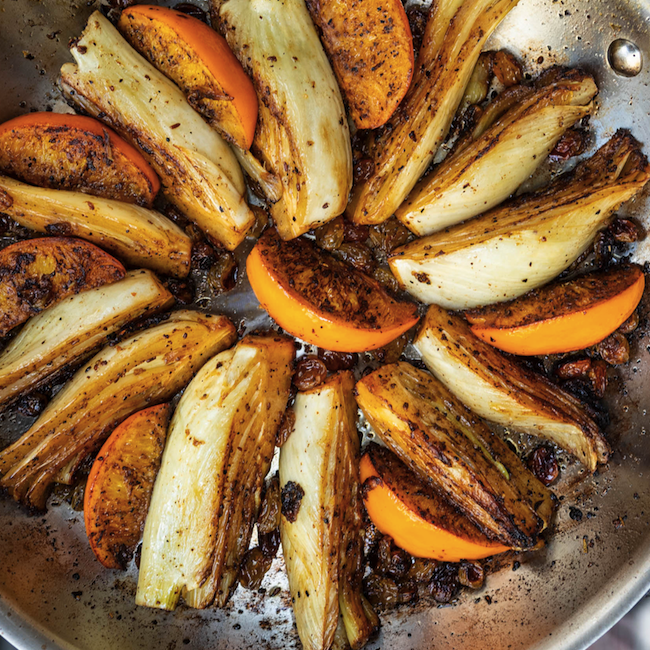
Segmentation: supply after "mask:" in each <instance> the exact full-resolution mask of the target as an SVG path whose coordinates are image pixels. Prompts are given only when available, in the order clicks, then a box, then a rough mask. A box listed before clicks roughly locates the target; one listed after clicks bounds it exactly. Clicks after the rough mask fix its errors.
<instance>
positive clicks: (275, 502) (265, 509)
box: [257, 411, 293, 535]
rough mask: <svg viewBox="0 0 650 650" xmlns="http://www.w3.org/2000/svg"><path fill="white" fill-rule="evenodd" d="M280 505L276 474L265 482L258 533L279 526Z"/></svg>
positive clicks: (258, 517) (262, 533) (269, 530)
mask: <svg viewBox="0 0 650 650" xmlns="http://www.w3.org/2000/svg"><path fill="white" fill-rule="evenodd" d="M292 413H293V411H292ZM280 507H281V506H280V479H279V478H278V475H277V474H276V475H275V476H273V477H272V478H271V479H270V480H268V481H267V482H266V490H265V491H264V498H263V499H262V504H261V506H260V512H259V515H258V516H257V528H258V531H259V534H260V535H266V534H268V533H271V532H272V531H273V530H275V529H276V528H278V527H279V525H280Z"/></svg>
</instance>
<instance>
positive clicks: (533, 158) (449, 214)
mask: <svg viewBox="0 0 650 650" xmlns="http://www.w3.org/2000/svg"><path fill="white" fill-rule="evenodd" d="M520 89H521V87H520ZM513 90H514V89H509V92H510V93H512V91H513ZM523 90H524V91H527V92H523V93H519V94H520V95H523V96H522V97H521V98H519V100H518V101H516V102H515V103H514V105H512V106H511V107H510V108H509V110H507V111H506V113H505V114H504V115H502V116H499V115H498V114H496V115H494V116H493V118H496V121H495V123H493V124H492V125H491V126H490V127H489V128H487V126H486V125H480V127H481V129H482V130H483V131H484V132H482V133H481V132H480V130H479V129H476V130H475V131H478V133H477V134H476V135H475V136H474V134H472V136H470V138H469V139H468V140H469V141H466V142H464V143H463V144H464V146H460V147H459V148H457V149H456V150H455V151H454V152H453V154H452V155H451V156H450V157H449V158H447V159H445V160H444V161H443V162H442V163H441V164H440V165H439V166H438V167H437V169H435V170H434V171H433V172H432V173H431V174H428V175H427V176H425V177H424V178H422V179H421V180H420V181H419V182H418V184H417V185H416V186H415V188H414V189H413V191H412V192H411V194H410V195H409V196H408V198H407V199H406V201H405V202H404V203H403V204H402V205H401V206H400V208H399V209H398V210H397V211H396V215H397V218H398V219H400V221H402V223H404V225H406V226H408V227H409V228H410V229H411V230H412V231H413V232H414V233H415V234H417V235H420V236H422V235H429V234H431V233H432V232H435V231H437V230H440V229H441V228H444V227H446V226H450V225H453V224H455V223H459V222H461V221H464V220H465V219H469V218H470V217H474V216H476V215H477V214H480V213H482V212H485V211H486V210H489V209H490V208H493V207H494V206H496V205H498V204H499V203H501V201H503V200H504V199H506V198H508V196H510V195H511V194H512V193H513V192H514V191H515V190H516V189H517V188H518V187H519V186H520V185H521V184H522V183H523V182H524V181H525V180H526V179H527V178H528V177H529V176H530V175H531V174H532V173H533V172H534V171H535V169H537V167H538V166H539V165H540V164H541V163H542V162H543V161H544V160H545V158H546V156H547V155H548V154H549V153H550V152H551V150H552V149H553V147H554V146H555V144H556V142H557V141H558V140H559V138H560V137H561V136H562V134H563V133H565V132H566V131H567V130H568V129H569V128H570V127H572V126H573V125H574V124H575V123H576V122H577V121H578V120H580V119H582V118H583V117H585V116H587V115H589V114H590V113H591V112H592V111H593V108H594V104H593V102H592V101H591V100H592V99H593V98H594V96H595V95H596V93H597V92H598V88H597V87H596V84H595V83H594V80H593V78H592V77H591V76H589V75H586V74H584V73H582V72H579V71H578V70H571V71H568V72H566V73H565V75H564V76H563V77H562V78H560V79H559V80H556V81H553V82H552V83H549V84H548V85H546V86H542V87H541V88H538V89H534V88H525V89H523Z"/></svg>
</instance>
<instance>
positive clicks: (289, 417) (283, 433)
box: [275, 408, 296, 447]
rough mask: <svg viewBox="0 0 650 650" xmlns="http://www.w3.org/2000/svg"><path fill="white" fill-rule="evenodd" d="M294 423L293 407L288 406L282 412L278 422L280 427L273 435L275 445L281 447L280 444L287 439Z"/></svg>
mask: <svg viewBox="0 0 650 650" xmlns="http://www.w3.org/2000/svg"><path fill="white" fill-rule="evenodd" d="M295 424H296V414H295V412H294V410H293V409H291V408H289V409H287V410H286V411H285V412H284V415H283V416H282V422H280V427H279V428H278V433H277V435H276V436H275V445H276V447H282V445H283V444H284V443H285V442H286V441H287V440H288V439H289V436H290V435H291V434H292V432H293V427H294V425H295Z"/></svg>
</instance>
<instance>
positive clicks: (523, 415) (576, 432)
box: [414, 305, 609, 472]
mask: <svg viewBox="0 0 650 650" xmlns="http://www.w3.org/2000/svg"><path fill="white" fill-rule="evenodd" d="M414 344H415V347H416V349H417V350H418V352H419V353H420V354H421V355H422V360H423V361H424V363H426V365H427V368H429V370H430V371H431V372H432V373H433V374H434V375H435V376H436V377H437V378H438V379H439V380H440V381H441V382H442V383H443V384H445V385H446V386H447V388H449V390H451V392H452V393H454V395H456V397H458V399H460V400H461V401H462V402H463V403H464V404H467V406H468V407H469V408H471V409H472V410H473V411H474V412H475V413H477V414H478V415H480V416H481V417H483V418H485V419H486V420H490V421H491V422H497V423H498V424H503V425H505V426H511V427H513V428H514V429H518V430H520V431H525V432H527V433H532V434H533V435H537V436H541V437H543V438H547V439H549V440H551V441H552V442H554V443H555V444H557V445H558V446H560V447H562V448H563V449H566V450H567V451H569V452H570V453H571V454H573V455H574V456H575V457H576V458H578V460H580V461H581V462H582V463H583V464H584V465H585V466H586V467H588V468H589V469H590V470H591V471H592V472H593V471H594V470H595V469H596V466H597V465H598V464H599V463H604V462H606V461H607V457H608V453H609V448H608V445H607V441H606V440H605V438H604V437H603V435H602V434H601V432H600V430H599V429H598V426H597V425H596V424H595V422H593V420H592V419H591V418H590V417H589V416H588V415H587V414H586V413H585V411H584V409H583V408H582V406H581V405H580V403H579V402H578V400H576V399H575V398H574V397H572V396H571V395H569V394H568V393H566V392H565V391H563V390H562V389H561V388H559V387H558V386H555V385H554V384H551V382H549V381H548V380H547V379H546V378H545V377H542V376H541V375H538V374H537V373H534V372H532V371H530V370H526V369H525V368H522V367H520V366H519V365H517V364H516V363H514V362H513V361H511V360H510V359H509V358H508V357H506V356H505V355H503V354H502V353H501V352H499V351H498V350H496V349H495V348H493V347H492V346H491V345H489V344H488V343H485V342H484V341H481V340H480V339H479V338H478V337H476V336H475V335H474V334H473V333H472V331H471V330H470V329H469V326H468V325H467V323H466V322H465V321H464V320H463V319H462V318H460V317H459V316H455V315H452V314H450V313H448V312H446V311H445V310H444V309H441V308H440V307H437V306H435V305H432V306H431V307H429V311H428V312H427V315H426V318H425V320H424V322H423V323H422V328H421V330H420V332H419V333H418V335H417V338H416V339H415V342H414Z"/></svg>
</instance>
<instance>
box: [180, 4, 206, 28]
mask: <svg viewBox="0 0 650 650" xmlns="http://www.w3.org/2000/svg"><path fill="white" fill-rule="evenodd" d="M174 9H176V11H180V12H182V13H184V14H187V15H188V16H192V18H197V19H198V20H200V21H201V22H202V23H206V24H207V22H208V16H207V14H206V13H205V11H203V9H201V7H197V6H196V5H193V4H191V3H190V2H179V3H178V4H176V5H174Z"/></svg>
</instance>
